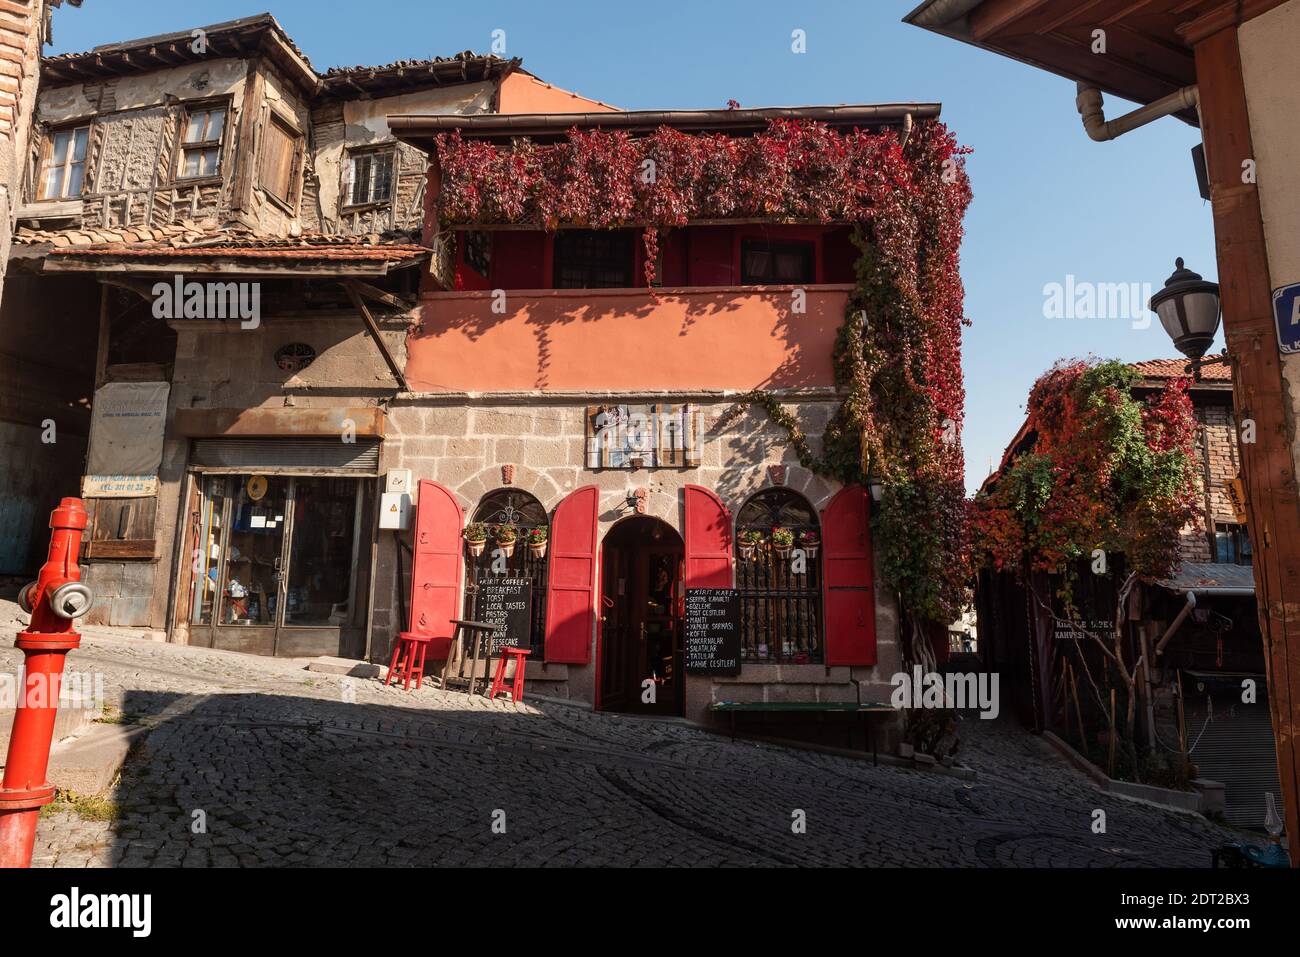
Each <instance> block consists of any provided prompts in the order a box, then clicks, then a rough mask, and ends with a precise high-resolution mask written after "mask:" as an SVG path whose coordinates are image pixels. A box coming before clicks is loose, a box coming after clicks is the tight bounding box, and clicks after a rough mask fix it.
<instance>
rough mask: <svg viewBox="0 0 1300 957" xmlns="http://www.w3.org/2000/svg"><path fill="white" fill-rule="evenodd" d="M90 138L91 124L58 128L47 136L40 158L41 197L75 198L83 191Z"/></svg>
mask: <svg viewBox="0 0 1300 957" xmlns="http://www.w3.org/2000/svg"><path fill="white" fill-rule="evenodd" d="M89 138H90V127H89V126H78V127H76V128H75V129H67V130H55V131H52V132H51V133H50V135H49V136H48V137H47V138H46V141H45V156H44V159H43V160H42V161H41V180H40V187H41V194H40V198H41V199H43V200H44V199H76V198H77V197H78V196H80V195H81V186H82V183H83V181H84V179H85V174H86V141H87V140H88V139H89Z"/></svg>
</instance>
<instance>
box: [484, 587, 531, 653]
mask: <svg viewBox="0 0 1300 957" xmlns="http://www.w3.org/2000/svg"><path fill="white" fill-rule="evenodd" d="M474 620H475V621H481V622H483V623H484V624H485V625H494V626H496V631H494V632H493V633H492V656H493V657H494V658H495V657H499V656H500V652H501V649H502V648H505V647H508V646H511V645H513V646H514V647H516V648H527V647H529V646H530V644H531V635H532V622H533V583H532V580H531V579H528V578H502V577H499V576H495V575H488V576H484V577H483V578H480V579H479V580H478V591H477V592H476V593H475V595H474Z"/></svg>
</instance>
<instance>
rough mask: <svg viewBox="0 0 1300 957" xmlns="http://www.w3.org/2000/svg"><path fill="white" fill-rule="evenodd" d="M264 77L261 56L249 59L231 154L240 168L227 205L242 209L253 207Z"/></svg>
mask: <svg viewBox="0 0 1300 957" xmlns="http://www.w3.org/2000/svg"><path fill="white" fill-rule="evenodd" d="M264 83H265V78H264V76H263V74H262V60H261V58H260V57H257V58H254V59H252V60H249V61H248V77H247V78H246V79H245V80H244V101H243V103H242V104H241V106H240V109H239V126H238V129H237V130H236V133H235V143H234V155H235V156H237V157H238V162H239V168H238V169H237V170H236V171H235V185H234V188H233V189H232V190H231V196H230V208H231V211H233V212H242V211H243V210H245V209H248V208H250V207H251V206H252V202H253V171H254V170H255V169H256V168H257V148H256V146H257V143H256V140H257V122H258V119H259V115H260V114H261V112H262V95H263V94H262V90H263V85H264Z"/></svg>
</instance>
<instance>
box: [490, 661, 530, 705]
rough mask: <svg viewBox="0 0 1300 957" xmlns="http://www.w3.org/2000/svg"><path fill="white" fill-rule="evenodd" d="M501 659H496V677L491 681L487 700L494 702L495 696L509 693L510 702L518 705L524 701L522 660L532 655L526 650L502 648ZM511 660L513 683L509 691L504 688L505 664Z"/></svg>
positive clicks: (523, 666)
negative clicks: (513, 668) (503, 692)
mask: <svg viewBox="0 0 1300 957" xmlns="http://www.w3.org/2000/svg"><path fill="white" fill-rule="evenodd" d="M500 651H501V657H500V658H498V659H497V673H496V677H494V678H493V679H492V690H491V691H489V692H488V700H489V701H495V700H496V699H497V695H499V694H500V693H501V692H502V691H506V690H508V691H509V694H510V700H511V701H513V702H515V703H516V704H518V703H519V702H520V701H523V700H524V671H525V670H526V669H525V664H524V659H525V658H527V657H528V656H529V655H531V654H532V652H531V651H529V650H528V649H527V648H509V647H508V648H502V649H500ZM511 658H513V659H514V661H515V683H514V686H513V687H512V688H510V689H507V688H506V686H505V685H506V662H507V661H509V660H510V659H511Z"/></svg>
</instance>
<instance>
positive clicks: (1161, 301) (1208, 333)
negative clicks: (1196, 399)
mask: <svg viewBox="0 0 1300 957" xmlns="http://www.w3.org/2000/svg"><path fill="white" fill-rule="evenodd" d="M1176 265H1177V268H1176V269H1175V270H1174V273H1173V275H1172V276H1170V277H1169V278H1168V279H1166V280H1165V285H1164V288H1163V289H1161V290H1160V291H1159V292H1158V293H1156V294H1155V295H1154V296H1152V297H1151V303H1150V305H1151V311H1152V312H1154V313H1155V314H1156V315H1157V316H1159V317H1160V324H1161V325H1162V326H1164V327H1165V332H1167V333H1169V337H1170V338H1171V339H1173V340H1174V348H1176V349H1177V350H1178V351H1179V352H1181V353H1182V354H1183V355H1185V356H1187V358H1188V359H1190V360H1191V364H1190V366H1189V368H1190V369H1191V370H1192V371H1193V374H1194V375H1195V376H1196V378H1198V379H1199V378H1200V375H1201V357H1202V356H1203V355H1205V350H1207V349H1209V348H1210V344H1211V343H1213V342H1214V336H1215V333H1217V332H1218V331H1219V315H1220V313H1219V284H1218V283H1216V282H1209V281H1208V280H1205V279H1202V278H1201V277H1200V275H1199V274H1197V273H1194V272H1192V271H1191V270H1190V269H1185V268H1184V267H1183V260H1182V257H1181V256H1180V257H1179V258H1178V260H1177V262H1176Z"/></svg>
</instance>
